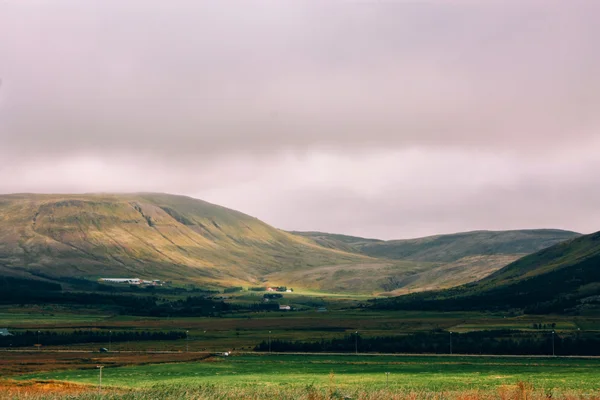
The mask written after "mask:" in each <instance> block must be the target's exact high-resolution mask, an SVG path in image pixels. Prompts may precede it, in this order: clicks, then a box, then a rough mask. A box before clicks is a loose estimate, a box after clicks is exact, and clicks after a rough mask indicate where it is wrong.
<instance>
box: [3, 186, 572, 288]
mask: <svg viewBox="0 0 600 400" xmlns="http://www.w3.org/2000/svg"><path fill="white" fill-rule="evenodd" d="M576 235H577V234H575V233H573V232H565V231H553V230H550V231H543V230H542V231H513V232H470V233H465V234H457V235H443V236H435V237H432V238H423V239H414V240H406V241H389V242H386V241H381V240H376V239H363V238H357V237H352V236H345V235H331V234H323V233H315V232H312V233H290V232H285V231H282V230H279V229H276V228H273V227H272V226H269V225H267V224H265V223H263V222H261V221H260V220H258V219H256V218H253V217H250V216H248V215H245V214H243V213H240V212H237V211H234V210H230V209H227V208H224V207H220V206H217V205H214V204H210V203H207V202H204V201H201V200H197V199H193V198H189V197H185V196H173V195H167V194H155V193H138V194H85V195H38V194H14V195H0V273H1V274H2V275H4V276H18V277H34V278H35V277H37V278H44V279H49V280H52V279H60V278H65V277H69V278H72V277H77V278H87V279H97V278H100V277H139V278H142V279H162V280H173V281H178V282H189V283H198V284H202V285H209V286H211V285H212V286H221V287H222V286H233V285H242V286H250V285H263V284H267V283H268V284H273V285H287V286H292V287H295V288H305V289H311V290H322V291H334V292H360V293H367V294H373V293H381V292H393V293H403V292H408V291H420V290H426V289H440V288H448V287H453V286H456V285H460V284H464V283H467V282H472V281H475V280H478V279H481V278H483V277H485V276H487V275H489V274H490V273H492V272H494V271H496V270H498V269H500V268H501V267H503V266H505V265H507V264H509V263H510V262H512V261H514V260H516V259H517V258H520V257H521V256H523V255H525V254H528V253H532V252H534V251H536V250H538V249H540V248H544V247H547V246H550V245H551V244H554V243H557V242H559V241H562V240H565V239H566V238H569V237H573V236H576Z"/></svg>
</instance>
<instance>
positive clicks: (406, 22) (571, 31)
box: [0, 0, 600, 239]
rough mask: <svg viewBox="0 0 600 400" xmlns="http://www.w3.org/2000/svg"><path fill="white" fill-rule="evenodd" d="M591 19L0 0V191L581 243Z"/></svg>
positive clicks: (595, 19)
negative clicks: (524, 233) (108, 196)
mask: <svg viewBox="0 0 600 400" xmlns="http://www.w3.org/2000/svg"><path fill="white" fill-rule="evenodd" d="M599 16H600V1H597V0H589V1H578V0H569V1H566V0H565V1H548V0H545V1H529V2H528V1H522V0H519V1H516V0H515V1H508V0H502V1H476V0H471V1H467V0H462V1H461V0H456V1H449V0H438V1H434V0H429V1H417V0H413V1H399V0H397V1H394V0H387V1H385V0H379V1H375V0H371V1H367V0H356V1H334V0H330V1H327V0H312V1H308V0H290V1H282V0H273V1H250V0H239V1H233V0H232V1H224V0H218V1H217V0H215V1H208V0H206V1H202V0H190V1H171V0H170V1H164V0H161V1H148V0H144V1H142V0H140V1H132V0H118V1H117V0H114V1H112V0H98V1H93V0H87V1H81V0H72V1H59V0H56V1H52V0H45V1H43V0H38V1H28V0H0V79H1V80H2V83H1V86H0V193H12V192H53V193H69V192H98V191H105V192H106V191H119V192H133V191H154V192H168V193H177V194H185V195H190V196H193V197H197V198H201V199H204V200H207V201H211V202H214V203H218V204H221V205H224V206H227V207H231V208H234V209H237V210H240V211H242V212H245V213H248V214H250V215H253V216H256V217H258V218H260V219H263V220H264V221H266V222H268V223H270V224H272V225H274V226H276V227H279V228H283V229H290V230H291V229H293V230H322V231H328V232H337V233H346V234H354V235H361V236H368V237H378V238H384V239H385V238H407V237H416V236H423V235H429V234H436V233H449V232H457V231H465V230H475V229H518V228H563V229H571V230H576V231H580V232H584V233H588V232H593V231H597V230H600V74H599V73H598V71H600V47H599V44H598V38H600V19H599V18H600V17H599Z"/></svg>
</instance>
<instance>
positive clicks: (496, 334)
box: [255, 330, 600, 356]
mask: <svg viewBox="0 0 600 400" xmlns="http://www.w3.org/2000/svg"><path fill="white" fill-rule="evenodd" d="M552 336H553V334H548V333H544V334H541V333H537V332H535V333H531V332H521V331H513V330H494V331H480V332H468V333H461V334H457V333H450V332H443V331H436V332H429V333H415V334H410V335H405V336H387V337H362V336H361V335H360V334H351V335H347V336H344V337H343V338H339V339H331V340H320V341H314V342H303V341H295V342H292V341H285V340H273V341H271V343H270V349H271V351H274V352H315V353H318V352H339V353H350V352H355V351H358V352H361V353H370V352H373V353H413V354H448V353H450V352H451V351H452V353H454V354H498V355H551V354H553V351H554V354H556V355H589V356H597V355H600V334H598V333H593V334H592V333H586V334H575V335H554V338H553V337H552ZM451 349H452V350H451ZM255 350H256V351H269V342H268V341H263V342H261V343H260V344H259V345H257V346H256V347H255Z"/></svg>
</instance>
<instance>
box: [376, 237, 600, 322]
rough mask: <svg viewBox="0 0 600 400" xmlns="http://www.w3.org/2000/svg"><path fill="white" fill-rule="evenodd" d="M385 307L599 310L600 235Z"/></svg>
mask: <svg viewBox="0 0 600 400" xmlns="http://www.w3.org/2000/svg"><path fill="white" fill-rule="evenodd" d="M381 306H384V307H390V308H402V309H431V310H433V309H436V310H474V309H479V310H483V309H485V310H507V309H520V310H524V311H525V312H529V313H551V312H560V313H563V312H574V313H584V314H585V313H598V312H599V311H600V232H597V233H594V234H591V235H585V236H581V237H578V238H575V239H572V240H569V241H566V242H563V243H559V244H557V245H554V246H552V247H550V248H547V249H544V250H541V251H539V252H537V253H534V254H531V255H529V256H526V257H523V258H521V259H519V260H517V261H515V262H513V263H511V264H509V265H507V266H506V267H504V268H501V269H500V270H498V271H496V272H495V273H493V274H491V275H489V276H487V277H486V278H483V279H481V280H480V281H478V282H474V283H470V284H466V285H463V286H459V287H456V288H453V289H448V290H443V291H434V292H427V293H419V294H414V295H409V296H401V297H398V298H395V299H393V300H390V301H388V302H385V303H384V304H382V305H381Z"/></svg>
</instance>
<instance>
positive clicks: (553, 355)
mask: <svg viewBox="0 0 600 400" xmlns="http://www.w3.org/2000/svg"><path fill="white" fill-rule="evenodd" d="M552 357H556V355H555V354H554V331H552Z"/></svg>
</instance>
